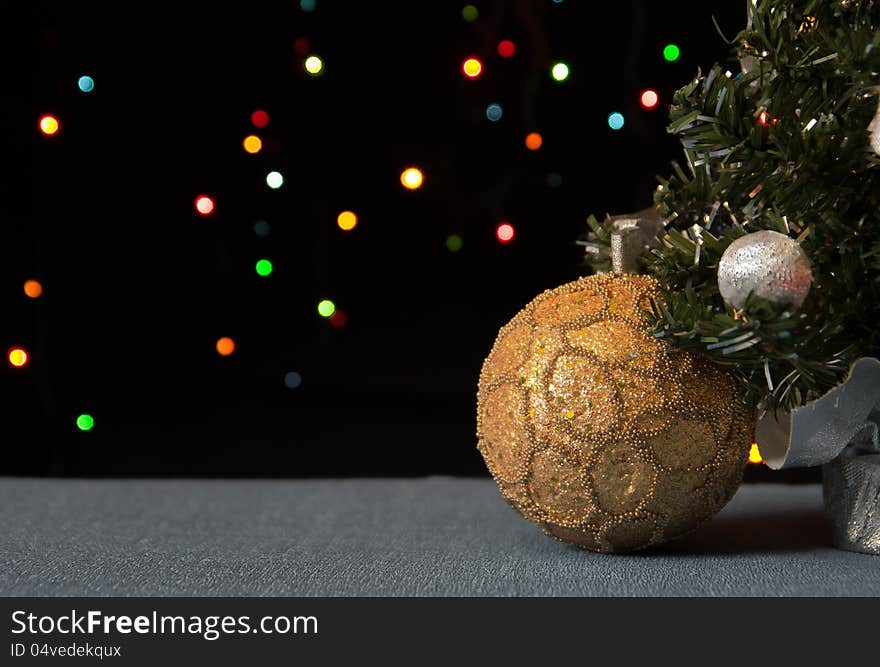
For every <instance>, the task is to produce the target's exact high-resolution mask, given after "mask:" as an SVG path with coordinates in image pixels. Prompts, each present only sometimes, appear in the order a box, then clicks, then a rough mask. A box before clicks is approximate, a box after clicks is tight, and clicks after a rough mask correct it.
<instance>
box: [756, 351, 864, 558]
mask: <svg viewBox="0 0 880 667" xmlns="http://www.w3.org/2000/svg"><path fill="white" fill-rule="evenodd" d="M878 434H880V361H878V360H877V359H875V358H873V357H863V358H861V359H858V360H857V361H856V362H855V363H853V365H852V367H851V368H850V373H849V376H848V377H847V379H846V380H845V381H844V382H842V383H841V384H839V385H838V386H836V387H834V388H833V389H831V390H829V391H828V392H827V393H825V394H824V395H823V396H821V397H819V398H817V399H815V400H813V401H810V402H809V403H807V404H806V405H804V406H801V407H798V408H795V409H794V410H792V411H791V412H785V413H780V414H773V413H767V414H765V415H763V416H762V417H761V418H760V419H759V420H758V425H757V429H756V438H757V441H758V447H759V448H760V450H761V455H762V456H763V457H764V462H765V463H766V464H767V465H768V466H770V467H771V468H773V469H775V470H779V469H782V468H798V467H804V466H815V465H822V477H823V484H824V496H825V508H826V509H827V510H828V513H829V515H830V516H831V524H832V527H833V531H834V532H833V537H834V545H835V546H837V547H838V548H840V549H846V550H848V551H860V552H862V553H867V554H875V555H880V437H878Z"/></svg>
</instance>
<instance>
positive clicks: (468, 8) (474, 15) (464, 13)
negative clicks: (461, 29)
mask: <svg viewBox="0 0 880 667" xmlns="http://www.w3.org/2000/svg"><path fill="white" fill-rule="evenodd" d="M461 18H463V19H464V20H465V21H467V22H468V23H473V22H474V21H476V20H477V19H478V18H480V12H479V10H478V9H477V8H476V7H474V6H473V5H465V6H464V7H462V8H461Z"/></svg>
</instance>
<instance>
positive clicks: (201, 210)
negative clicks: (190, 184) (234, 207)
mask: <svg viewBox="0 0 880 667" xmlns="http://www.w3.org/2000/svg"><path fill="white" fill-rule="evenodd" d="M196 211H197V212H198V214H199V215H211V214H212V213H213V212H214V200H213V199H211V198H210V197H209V196H208V195H199V196H198V197H196Z"/></svg>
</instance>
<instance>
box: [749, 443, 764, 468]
mask: <svg viewBox="0 0 880 667" xmlns="http://www.w3.org/2000/svg"><path fill="white" fill-rule="evenodd" d="M763 462H764V458H763V457H762V456H761V452H760V451H759V450H758V443H757V442H753V443H752V446H751V447H750V448H749V463H763Z"/></svg>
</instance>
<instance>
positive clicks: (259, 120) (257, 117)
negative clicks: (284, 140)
mask: <svg viewBox="0 0 880 667" xmlns="http://www.w3.org/2000/svg"><path fill="white" fill-rule="evenodd" d="M251 123H252V124H253V126H254V127H256V128H259V129H262V128H264V127H266V126H267V125H269V114H268V113H267V112H266V111H263V110H262V109H257V110H256V111H254V112H253V113H252V114H251Z"/></svg>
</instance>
